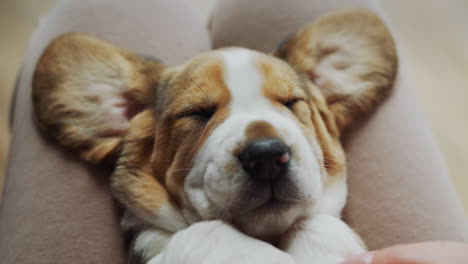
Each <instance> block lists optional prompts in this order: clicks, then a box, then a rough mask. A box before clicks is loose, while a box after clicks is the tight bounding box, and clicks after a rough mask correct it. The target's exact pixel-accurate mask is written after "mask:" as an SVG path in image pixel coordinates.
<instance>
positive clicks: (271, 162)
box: [239, 138, 289, 184]
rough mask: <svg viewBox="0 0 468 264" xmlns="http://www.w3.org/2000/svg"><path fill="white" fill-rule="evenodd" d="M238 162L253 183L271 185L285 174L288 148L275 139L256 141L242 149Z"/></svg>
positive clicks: (287, 162)
mask: <svg viewBox="0 0 468 264" xmlns="http://www.w3.org/2000/svg"><path fill="white" fill-rule="evenodd" d="M239 160H240V162H241V164H242V167H243V169H244V170H245V171H246V172H247V173H248V174H249V175H250V176H251V177H252V178H253V179H254V180H255V181H258V182H261V183H267V184H268V183H270V184H271V183H273V182H275V181H277V180H279V179H280V178H282V177H284V175H286V173H287V169H288V164H289V147H288V146H287V145H286V144H285V143H284V142H283V141H281V140H279V139H277V138H266V139H265V138H263V139H256V140H254V141H251V142H249V143H248V144H247V145H246V146H245V147H244V148H243V149H242V151H241V152H240V154H239Z"/></svg>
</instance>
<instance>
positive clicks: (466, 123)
mask: <svg viewBox="0 0 468 264" xmlns="http://www.w3.org/2000/svg"><path fill="white" fill-rule="evenodd" d="M196 1H197V2H199V4H197V8H198V9H199V10H198V11H200V12H201V13H202V14H207V13H208V11H209V10H210V7H211V6H212V3H214V2H215V1H216V0H196ZM54 2H56V0H40V1H37V0H1V1H0V36H1V39H2V40H1V41H0V58H2V59H1V60H0V190H1V188H2V182H3V171H4V167H5V162H6V157H7V149H8V142H9V131H8V123H7V120H8V118H7V117H8V105H9V99H10V96H11V90H12V87H13V83H14V78H15V75H16V71H17V69H18V67H19V65H20V62H21V59H22V55H23V52H24V50H25V48H26V44H27V41H28V37H29V35H30V34H31V32H32V30H33V29H34V27H35V25H36V23H37V17H38V16H39V15H41V14H44V13H45V12H46V11H47V10H48V9H49V8H50V6H52V4H53V3H54ZM382 5H383V6H384V7H385V10H386V11H387V14H388V17H389V19H390V21H391V23H392V24H393V25H394V30H395V33H396V34H397V36H398V38H399V40H400V43H399V44H400V47H401V51H402V55H403V57H404V58H405V60H406V62H407V64H408V65H409V70H410V72H411V76H412V77H413V83H414V86H415V87H416V89H417V92H418V94H419V96H420V98H421V101H422V103H423V105H424V107H425V110H426V112H427V115H428V117H429V121H430V123H431V125H432V127H433V129H434V134H435V135H436V137H437V139H438V141H439V143H440V146H441V149H442V152H443V153H444V156H445V159H446V162H447V165H448V167H449V170H450V173H451V175H452V178H453V181H454V183H455V186H456V188H457V190H458V191H459V194H460V197H461V198H462V200H463V202H464V204H465V208H466V209H467V210H468V192H466V191H465V190H467V189H468V178H467V177H466V176H467V173H466V171H468V140H467V139H466V135H468V117H467V115H468V111H467V110H466V106H465V103H466V101H468V30H466V25H468V16H467V15H466V14H467V13H468V1H465V0H447V1H437V0H420V1H405V0H382Z"/></svg>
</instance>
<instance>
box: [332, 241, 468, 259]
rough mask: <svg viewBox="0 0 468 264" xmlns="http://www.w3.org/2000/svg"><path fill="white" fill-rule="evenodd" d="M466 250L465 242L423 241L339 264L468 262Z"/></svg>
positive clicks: (375, 252) (467, 248)
mask: <svg viewBox="0 0 468 264" xmlns="http://www.w3.org/2000/svg"><path fill="white" fill-rule="evenodd" d="M467 252H468V245H467V244H461V243H453V242H425V243H417V244H410V245H398V246H393V247H389V248H384V249H381V250H378V251H371V252H367V253H365V254H362V255H357V256H354V257H351V258H349V259H347V260H346V261H345V262H343V263H341V264H413V263H421V264H426V263H427V264H446V263H451V264H462V263H468V253H467Z"/></svg>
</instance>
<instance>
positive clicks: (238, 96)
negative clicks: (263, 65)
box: [222, 48, 267, 112]
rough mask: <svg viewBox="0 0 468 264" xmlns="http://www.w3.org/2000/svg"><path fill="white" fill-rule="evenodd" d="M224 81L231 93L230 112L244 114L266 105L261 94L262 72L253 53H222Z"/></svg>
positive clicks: (236, 51) (256, 55)
mask: <svg viewBox="0 0 468 264" xmlns="http://www.w3.org/2000/svg"><path fill="white" fill-rule="evenodd" d="M222 57H223V61H224V67H225V69H224V81H225V83H226V86H227V87H228V89H229V92H230V93H231V111H233V112H239V111H242V112H245V111H250V110H252V107H256V108H257V107H258V106H259V104H265V103H267V100H266V98H265V97H264V95H263V93H262V82H263V76H262V72H261V71H260V69H259V66H258V61H257V58H258V54H256V52H255V51H251V50H248V49H242V48H234V49H229V50H225V51H223V52H222Z"/></svg>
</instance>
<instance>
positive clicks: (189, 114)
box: [178, 107, 216, 123]
mask: <svg viewBox="0 0 468 264" xmlns="http://www.w3.org/2000/svg"><path fill="white" fill-rule="evenodd" d="M215 112H216V108H215V107H208V108H194V109H189V110H186V111H184V112H182V113H180V114H179V115H178V119H182V118H189V119H191V120H195V121H200V122H203V123H208V122H209V121H210V120H211V118H212V117H213V115H214V114H215Z"/></svg>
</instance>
